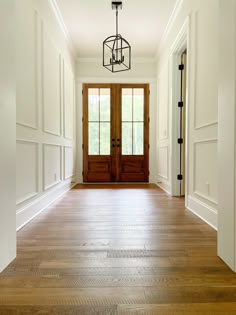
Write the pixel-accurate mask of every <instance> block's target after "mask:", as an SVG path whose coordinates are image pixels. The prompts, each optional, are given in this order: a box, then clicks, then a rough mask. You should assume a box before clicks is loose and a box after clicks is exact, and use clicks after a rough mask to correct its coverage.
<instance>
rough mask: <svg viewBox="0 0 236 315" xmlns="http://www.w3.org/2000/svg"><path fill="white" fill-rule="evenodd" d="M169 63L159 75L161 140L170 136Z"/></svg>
mask: <svg viewBox="0 0 236 315" xmlns="http://www.w3.org/2000/svg"><path fill="white" fill-rule="evenodd" d="M168 80H169V75H168V63H167V64H165V66H164V67H163V69H162V71H161V75H160V77H159V106H158V108H159V111H158V114H159V115H158V116H159V121H158V124H159V140H163V139H167V138H168V112H169V111H168V107H169V97H168V88H169V84H168Z"/></svg>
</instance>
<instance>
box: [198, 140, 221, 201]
mask: <svg viewBox="0 0 236 315" xmlns="http://www.w3.org/2000/svg"><path fill="white" fill-rule="evenodd" d="M193 145H194V147H193V153H194V154H193V159H194V161H193V193H194V194H195V195H196V196H198V197H200V198H201V199H204V200H205V201H204V202H206V201H208V202H211V203H213V204H214V205H217V204H218V201H217V195H218V190H217V138H211V139H202V140H196V141H194V142H193Z"/></svg>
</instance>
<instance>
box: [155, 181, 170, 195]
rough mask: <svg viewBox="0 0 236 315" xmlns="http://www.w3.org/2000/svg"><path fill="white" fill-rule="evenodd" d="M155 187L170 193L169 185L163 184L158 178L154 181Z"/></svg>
mask: <svg viewBox="0 0 236 315" xmlns="http://www.w3.org/2000/svg"><path fill="white" fill-rule="evenodd" d="M156 185H157V187H159V188H161V189H162V190H163V191H164V192H166V193H167V194H168V195H171V194H170V185H169V184H165V183H163V182H160V181H159V180H157V182H156Z"/></svg>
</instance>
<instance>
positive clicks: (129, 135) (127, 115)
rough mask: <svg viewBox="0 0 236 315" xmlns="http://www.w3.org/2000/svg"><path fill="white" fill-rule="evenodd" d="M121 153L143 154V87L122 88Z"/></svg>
mask: <svg viewBox="0 0 236 315" xmlns="http://www.w3.org/2000/svg"><path fill="white" fill-rule="evenodd" d="M121 100H122V104H121V112H122V115H121V116H122V122H121V124H122V128H121V129H122V155H143V154H144V89H143V88H131V89H122V95H121Z"/></svg>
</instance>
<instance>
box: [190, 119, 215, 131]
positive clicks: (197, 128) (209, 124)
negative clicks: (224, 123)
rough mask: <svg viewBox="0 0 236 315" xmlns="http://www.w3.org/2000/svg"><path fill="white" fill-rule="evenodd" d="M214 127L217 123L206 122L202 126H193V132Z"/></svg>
mask: <svg viewBox="0 0 236 315" xmlns="http://www.w3.org/2000/svg"><path fill="white" fill-rule="evenodd" d="M214 125H218V121H216V120H215V121H211V122H208V123H206V124H202V125H198V126H197V125H195V127H194V129H195V130H200V129H203V128H207V127H210V126H214Z"/></svg>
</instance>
